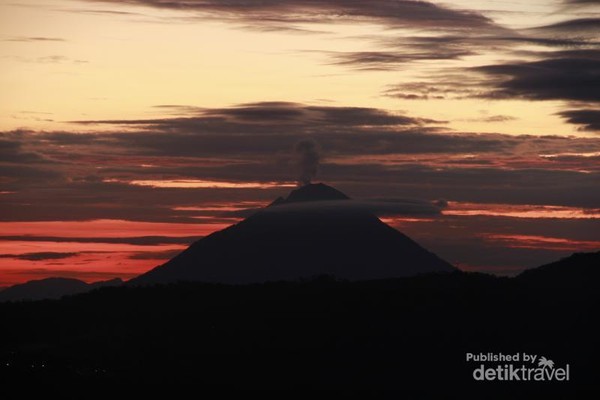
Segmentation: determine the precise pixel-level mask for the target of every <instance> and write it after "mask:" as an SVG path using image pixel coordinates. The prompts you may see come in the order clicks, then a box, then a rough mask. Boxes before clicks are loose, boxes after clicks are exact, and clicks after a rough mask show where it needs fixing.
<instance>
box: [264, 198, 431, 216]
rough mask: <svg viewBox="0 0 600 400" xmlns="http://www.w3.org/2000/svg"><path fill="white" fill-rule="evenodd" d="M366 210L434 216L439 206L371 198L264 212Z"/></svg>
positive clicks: (284, 206) (286, 206)
mask: <svg viewBox="0 0 600 400" xmlns="http://www.w3.org/2000/svg"><path fill="white" fill-rule="evenodd" d="M315 209H316V210H330V211H368V212H371V213H373V214H376V215H378V216H380V217H385V216H403V215H409V216H429V217H431V216H436V215H439V214H440V207H438V206H437V205H436V204H435V202H429V201H424V200H417V199H373V200H355V199H349V200H329V201H311V202H298V203H290V204H281V205H278V206H277V207H268V208H266V209H264V212H269V213H271V212H273V213H277V212H289V211H305V210H315Z"/></svg>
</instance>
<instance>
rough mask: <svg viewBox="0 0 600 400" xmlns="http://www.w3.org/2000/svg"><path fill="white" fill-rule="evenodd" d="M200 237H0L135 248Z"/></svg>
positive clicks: (182, 242)
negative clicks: (126, 245)
mask: <svg viewBox="0 0 600 400" xmlns="http://www.w3.org/2000/svg"><path fill="white" fill-rule="evenodd" d="M201 238H202V236H183V237H173V236H140V237H125V238H114V237H57V236H29V235H22V236H0V240H2V241H11V242H14V241H16V242H56V243H108V244H132V245H136V246H156V245H161V244H183V245H185V244H190V243H193V242H195V241H196V240H199V239H201Z"/></svg>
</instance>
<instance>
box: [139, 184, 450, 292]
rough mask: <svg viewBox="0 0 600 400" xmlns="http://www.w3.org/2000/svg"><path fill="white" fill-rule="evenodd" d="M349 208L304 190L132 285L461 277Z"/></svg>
mask: <svg viewBox="0 0 600 400" xmlns="http://www.w3.org/2000/svg"><path fill="white" fill-rule="evenodd" d="M351 204H352V202H351V201H349V198H348V196H346V195H345V194H343V193H342V192H340V191H338V190H336V189H334V188H332V187H330V186H327V185H324V184H309V185H305V186H303V187H301V188H298V189H296V190H294V191H292V192H291V193H290V195H289V196H288V197H287V198H285V199H284V198H278V199H277V200H275V201H274V202H273V203H272V204H271V205H269V206H268V207H266V208H263V209H261V210H260V211H258V212H257V213H256V214H254V215H252V216H250V217H248V218H247V219H245V220H243V221H241V222H239V223H238V224H236V225H232V226H230V227H228V228H226V229H223V230H221V231H219V232H215V233H213V234H211V235H209V236H207V237H205V238H203V239H200V240H198V241H197V242H195V243H193V244H192V245H191V246H190V247H189V248H188V249H186V250H185V251H183V252H182V253H180V254H179V255H177V256H176V257H175V258H173V259H172V260H170V261H168V262H167V263H166V264H163V265H161V266H158V267H156V268H154V269H153V270H151V271H149V272H147V273H145V274H143V275H140V276H139V277H137V278H135V279H133V280H131V281H130V282H131V283H133V284H148V283H166V282H176V281H204V282H221V283H252V282H265V281H272V280H293V279H298V278H307V277H313V276H316V275H323V274H327V275H334V276H336V277H338V278H343V279H350V280H361V279H382V278H393V277H401V276H409V275H415V274H419V273H426V272H434V271H435V272H438V271H439V272H441V271H454V270H455V268H454V267H453V266H452V265H450V264H449V263H447V262H446V261H444V260H442V259H441V258H439V257H437V256H436V255H435V254H432V253H430V252H429V251H427V250H425V249H424V248H423V247H421V246H419V245H418V244H417V243H415V242H414V241H413V240H411V239H410V238H409V237H407V236H405V235H404V234H402V233H400V232H398V231H397V230H395V229H394V228H392V227H390V226H389V225H386V224H385V223H383V222H381V221H380V220H379V219H378V218H377V217H376V216H375V215H373V214H371V213H370V212H368V211H366V210H364V209H357V208H354V207H352V206H351Z"/></svg>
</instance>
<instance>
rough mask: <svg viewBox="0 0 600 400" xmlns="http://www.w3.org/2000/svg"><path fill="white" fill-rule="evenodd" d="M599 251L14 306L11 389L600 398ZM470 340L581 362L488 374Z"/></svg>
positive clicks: (485, 348) (121, 291)
mask: <svg viewBox="0 0 600 400" xmlns="http://www.w3.org/2000/svg"><path fill="white" fill-rule="evenodd" d="M599 254H600V253H595V254H588V255H574V256H572V257H571V258H569V259H566V260H563V261H561V262H559V263H555V264H556V265H550V266H546V267H541V268H539V269H536V270H535V271H531V272H529V273H527V274H523V275H521V276H520V277H517V278H512V279H508V278H496V277H492V276H488V275H482V274H467V273H461V272H454V273H446V274H443V273H442V274H432V275H423V276H417V277H412V278H400V279H393V280H380V281H364V282H342V281H336V280H335V279H333V278H328V277H321V278H317V279H314V280H310V281H304V282H294V283H290V282H287V283H286V282H278V283H266V284H255V285H243V286H228V285H217V284H200V283H177V284H170V285H160V286H152V287H127V286H124V287H114V288H102V289H99V290H96V291H93V292H91V293H86V294H82V295H77V296H71V297H65V298H63V299H62V300H54V301H40V302H21V303H5V304H0V319H1V321H2V330H1V334H0V379H2V380H3V381H4V382H3V386H2V389H3V391H4V393H6V392H7V390H12V389H9V388H17V389H18V390H19V391H20V392H19V393H22V394H23V395H22V396H21V397H14V398H28V397H27V396H26V395H25V393H28V392H30V391H32V390H33V391H40V392H42V393H45V394H51V397H48V398H91V397H94V394H97V395H99V393H101V392H102V391H109V392H111V393H122V392H118V391H119V390H122V389H135V390H136V391H137V392H138V394H141V393H145V392H147V391H154V390H159V389H163V390H171V391H175V390H178V389H181V388H183V387H186V386H190V387H192V390H194V392H193V393H194V394H195V395H194V396H193V397H194V398H202V397H203V395H204V394H205V393H207V392H213V391H215V390H218V391H225V390H230V389H273V390H275V389H283V390H287V391H290V392H296V391H304V390H314V389H330V390H342V391H354V390H359V389H362V390H370V391H373V392H385V393H388V394H390V395H392V396H393V397H394V398H432V399H437V398H454V399H459V398H460V399H462V398H485V399H489V398H505V399H508V398H510V399H514V398H527V399H534V398H536V399H537V398H539V399H548V398H565V399H577V398H592V397H590V395H591V392H590V391H594V390H597V389H598V385H599V383H598V376H599V375H598V374H599V372H600V361H599V360H600V358H599V357H598V356H599V354H598V338H599V337H600V336H599V333H600V332H599V328H598V326H597V321H596V320H597V317H598V307H597V306H598V304H600V301H599V300H600V291H599V290H598V289H599V287H600V285H599V284H598V278H599V274H598V268H597V264H596V262H597V261H598V256H599ZM561 263H562V264H561ZM467 352H471V353H479V352H482V353H489V352H493V353H504V354H513V353H517V352H521V353H522V352H527V353H530V354H537V355H539V356H545V357H547V358H548V359H552V360H553V361H554V363H555V366H556V367H561V366H564V365H565V364H569V365H570V381H568V382H512V383H510V382H498V381H494V382H476V381H475V380H474V379H473V377H472V373H473V369H474V368H476V367H477V366H478V365H479V363H473V362H469V363H467V362H466V361H465V355H466V353H467ZM9 393H10V392H9ZM57 395H59V396H61V397H55V396H57ZM402 395H403V396H402ZM174 398H183V397H178V396H175V397H174Z"/></svg>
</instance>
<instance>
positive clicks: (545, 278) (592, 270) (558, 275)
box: [516, 251, 600, 287]
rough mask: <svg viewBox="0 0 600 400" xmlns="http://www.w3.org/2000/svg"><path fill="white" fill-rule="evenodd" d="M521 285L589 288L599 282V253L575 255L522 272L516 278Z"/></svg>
mask: <svg viewBox="0 0 600 400" xmlns="http://www.w3.org/2000/svg"><path fill="white" fill-rule="evenodd" d="M516 279H517V281H519V282H520V283H521V284H526V285H535V286H548V287H553V286H561V287H562V286H565V285H569V286H574V287H582V286H590V285H597V284H598V282H600V251H597V252H595V253H575V254H572V255H570V256H569V257H566V258H563V259H561V260H559V261H555V262H553V263H550V264H546V265H542V266H541V267H537V268H532V269H528V270H525V271H523V272H522V273H521V274H519V275H518V276H517V277H516Z"/></svg>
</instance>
